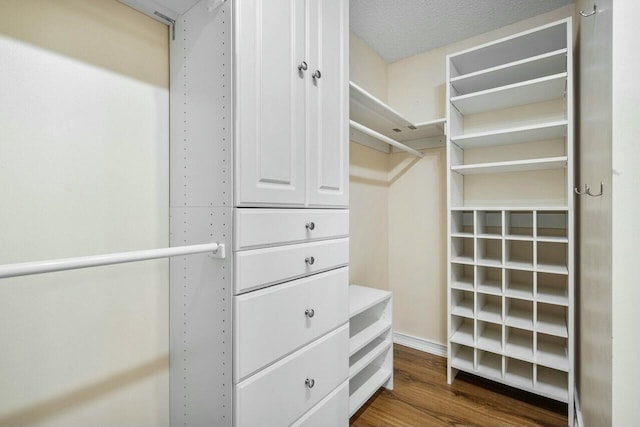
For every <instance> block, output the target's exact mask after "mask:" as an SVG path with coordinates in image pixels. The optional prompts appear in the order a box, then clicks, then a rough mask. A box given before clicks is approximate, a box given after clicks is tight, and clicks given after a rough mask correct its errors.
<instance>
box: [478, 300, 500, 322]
mask: <svg viewBox="0 0 640 427" xmlns="http://www.w3.org/2000/svg"><path fill="white" fill-rule="evenodd" d="M478 320H482V321H485V322H491V323H498V324H501V323H502V297H499V296H496V295H485V294H478Z"/></svg>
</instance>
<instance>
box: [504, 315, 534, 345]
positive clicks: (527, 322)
mask: <svg viewBox="0 0 640 427" xmlns="http://www.w3.org/2000/svg"><path fill="white" fill-rule="evenodd" d="M504 324H505V325H507V326H512V327H514V328H520V329H526V330H529V331H532V330H533V313H532V312H531V311H527V310H522V309H519V308H512V309H510V310H509V311H508V312H507V318H506V319H505V322H504ZM532 345H533V344H532Z"/></svg>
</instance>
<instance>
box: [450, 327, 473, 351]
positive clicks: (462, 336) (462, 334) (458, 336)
mask: <svg viewBox="0 0 640 427" xmlns="http://www.w3.org/2000/svg"><path fill="white" fill-rule="evenodd" d="M451 342H454V343H456V344H463V345H468V346H473V323H463V324H461V325H460V327H459V328H458V329H457V330H456V331H455V332H454V333H453V335H452V336H451Z"/></svg>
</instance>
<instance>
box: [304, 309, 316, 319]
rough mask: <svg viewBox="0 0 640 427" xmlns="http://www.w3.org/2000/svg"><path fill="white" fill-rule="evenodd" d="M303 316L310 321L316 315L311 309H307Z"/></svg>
mask: <svg viewBox="0 0 640 427" xmlns="http://www.w3.org/2000/svg"><path fill="white" fill-rule="evenodd" d="M304 315H305V316H307V317H308V318H309V319H311V318H312V317H313V316H315V315H316V311H315V310H314V309H313V308H308V309H306V310H305V311H304Z"/></svg>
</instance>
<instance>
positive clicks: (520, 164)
mask: <svg viewBox="0 0 640 427" xmlns="http://www.w3.org/2000/svg"><path fill="white" fill-rule="evenodd" d="M566 167H567V156H560V157H547V158H543V159H527V160H512V161H508V162H493V163H477V164H471V165H459V166H451V170H452V171H454V172H458V173H459V174H462V175H476V174H482V173H505V172H524V171H538V170H548V169H562V168H566Z"/></svg>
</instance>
